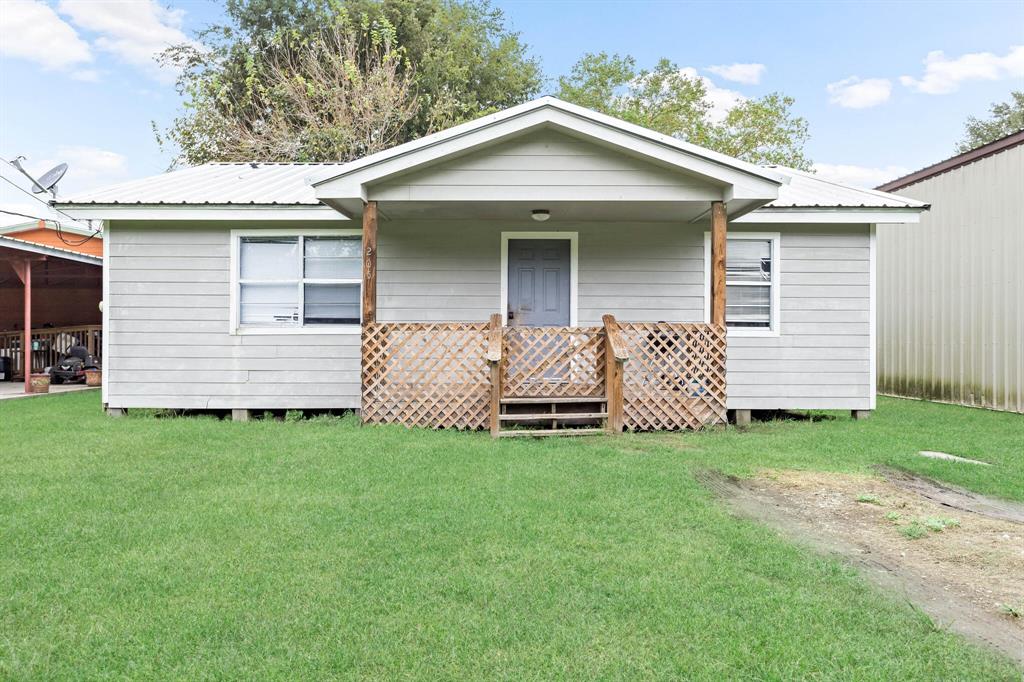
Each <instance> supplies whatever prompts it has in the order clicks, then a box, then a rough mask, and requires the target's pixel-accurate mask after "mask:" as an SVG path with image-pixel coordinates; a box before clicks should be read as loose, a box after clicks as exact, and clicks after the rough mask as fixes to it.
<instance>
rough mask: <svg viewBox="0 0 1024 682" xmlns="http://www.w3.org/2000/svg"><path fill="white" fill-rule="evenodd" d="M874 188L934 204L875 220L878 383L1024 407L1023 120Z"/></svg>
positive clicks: (899, 390)
mask: <svg viewBox="0 0 1024 682" xmlns="http://www.w3.org/2000/svg"><path fill="white" fill-rule="evenodd" d="M879 189H881V190H884V191H887V192H900V193H901V194H904V195H906V196H908V197H912V198H914V199H917V200H918V201H925V202H928V204H930V205H931V210H930V211H928V213H927V214H926V215H923V216H922V217H921V222H920V224H918V225H911V226H909V227H904V228H900V227H899V226H896V228H895V229H890V228H889V227H888V226H886V225H883V226H882V228H881V229H880V230H879V237H878V242H879V246H880V254H881V255H880V256H879V260H878V282H879V286H880V287H881V288H882V290H883V291H885V292H886V295H885V296H884V297H883V298H882V300H881V301H879V306H878V327H879V328H878V331H879V334H878V386H879V390H880V391H882V392H883V393H889V394H893V395H901V396H907V397H911V398H924V399H926V400H939V401H942V402H951V403H959V404H961V405H973V406H977V407H987V408H990V409H994V410H1006V411H1008V412H1019V413H1022V414H1024V303H1022V301H1024V270H1022V269H1021V263H1020V261H1021V256H1024V130H1022V131H1019V132H1016V133H1013V134H1012V135H1007V136H1005V137H1003V138H1000V139H998V140H993V141H992V142H990V143H988V144H985V145H982V146H980V147H978V148H977V149H972V150H971V151H969V152H966V153H963V154H957V155H956V156H954V157H952V158H949V159H946V160H945V161H940V162H939V163H936V164H933V165H931V166H928V167H927V168H922V169H921V170H919V171H915V172H913V173H910V174H908V175H905V176H903V177H902V178H897V179H895V180H892V181H891V182H887V183H886V184H884V185H882V186H881V187H879Z"/></svg>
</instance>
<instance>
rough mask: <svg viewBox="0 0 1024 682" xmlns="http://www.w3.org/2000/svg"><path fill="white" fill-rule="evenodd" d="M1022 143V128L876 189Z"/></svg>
mask: <svg viewBox="0 0 1024 682" xmlns="http://www.w3.org/2000/svg"><path fill="white" fill-rule="evenodd" d="M1022 144H1024V130H1020V131H1018V132H1016V133H1011V134H1009V135H1007V136H1005V137H1001V138H999V139H998V140H993V141H992V142H989V143H988V144H983V145H982V146H980V147H977V148H975V149H972V150H971V151H969V152H964V153H963V154H957V155H956V156H953V157H950V158H948V159H946V160H945V161H939V162H938V163H936V164H932V165H931V166H928V167H926V168H922V169H921V170H917V171H914V172H913V173H909V174H907V175H904V176H902V177H899V178H896V179H895V180H890V181H889V182H887V183H885V184H884V185H879V186H878V189H880V190H884V191H886V192H891V191H894V190H898V189H903V188H904V187H907V186H909V185H913V184H914V183H917V182H921V181H922V180H927V179H928V178H933V177H935V176H936V175H940V174H942V173H948V172H949V171H951V170H956V169H957V168H960V167H961V166H966V165H967V164H970V163H974V162H975V161H980V160H981V159H984V158H986V157H988V156H992V155H994V154H999V153H1001V152H1005V151H1006V150H1007V149H1012V148H1013V147H1017V146H1019V145H1022Z"/></svg>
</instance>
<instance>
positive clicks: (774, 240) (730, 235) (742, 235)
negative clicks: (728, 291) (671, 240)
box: [704, 232, 782, 338]
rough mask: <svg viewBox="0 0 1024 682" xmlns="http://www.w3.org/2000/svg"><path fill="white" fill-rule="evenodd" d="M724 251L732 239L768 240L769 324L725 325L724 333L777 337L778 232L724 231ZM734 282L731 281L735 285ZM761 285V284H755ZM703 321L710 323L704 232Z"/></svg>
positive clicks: (779, 286)
mask: <svg viewBox="0 0 1024 682" xmlns="http://www.w3.org/2000/svg"><path fill="white" fill-rule="evenodd" d="M725 238H726V252H727V253H728V242H729V240H733V239H756V240H758V241H770V242H771V249H772V281H771V287H770V289H771V326H770V327H768V328H767V329H758V328H750V327H727V329H726V333H727V334H728V335H729V336H754V337H761V338H772V337H778V336H780V335H781V334H782V320H781V319H780V317H779V315H780V311H781V308H782V268H781V267H780V263H781V261H782V259H781V257H780V249H779V245H780V242H781V241H782V238H781V233H779V232H726V235H725ZM735 285H736V283H735V282H734V283H733V286H735ZM757 286H763V285H760V284H759V285H757ZM704 321H705V322H706V323H709V324H710V323H711V233H710V232H705V233H704Z"/></svg>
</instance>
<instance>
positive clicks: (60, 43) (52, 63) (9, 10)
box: [0, 0, 93, 70]
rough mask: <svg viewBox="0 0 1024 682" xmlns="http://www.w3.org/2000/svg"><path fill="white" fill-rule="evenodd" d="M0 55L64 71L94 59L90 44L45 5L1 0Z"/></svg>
mask: <svg viewBox="0 0 1024 682" xmlns="http://www.w3.org/2000/svg"><path fill="white" fill-rule="evenodd" d="M0 36H2V38H0V55H4V56H6V57H17V58H20V59H27V60H29V61H32V62H35V63H37V64H39V65H40V66H42V67H43V68H44V69H47V70H63V69H69V68H72V67H75V66H77V65H80V64H86V63H88V62H91V61H92V59H93V55H92V50H91V49H90V48H89V44H88V43H87V42H85V41H84V40H82V38H81V37H79V35H78V32H77V31H75V29H74V28H73V27H72V26H70V25H69V24H68V23H66V22H65V21H64V20H63V19H61V18H60V17H59V16H57V13H56V12H54V11H53V9H52V8H50V6H49V5H47V4H46V3H44V2H37V1H36V0H4V2H3V6H2V7H0Z"/></svg>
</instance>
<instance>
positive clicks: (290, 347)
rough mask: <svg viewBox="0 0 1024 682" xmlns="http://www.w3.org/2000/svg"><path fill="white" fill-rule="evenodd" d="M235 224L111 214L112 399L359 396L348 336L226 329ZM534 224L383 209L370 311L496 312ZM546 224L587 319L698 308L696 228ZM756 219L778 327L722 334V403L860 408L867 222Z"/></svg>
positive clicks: (194, 404)
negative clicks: (574, 260)
mask: <svg viewBox="0 0 1024 682" xmlns="http://www.w3.org/2000/svg"><path fill="white" fill-rule="evenodd" d="M335 226H336V225H335ZM232 227H239V225H230V224H224V223H220V224H210V223H207V224H205V225H201V226H196V227H189V226H187V225H184V224H178V225H171V226H159V225H157V224H153V223H150V224H138V223H117V224H115V225H113V227H112V229H111V230H110V231H109V232H108V235H107V242H106V243H107V249H108V259H107V267H108V268H109V278H110V292H109V300H108V301H107V305H108V306H109V315H110V321H109V326H108V328H107V330H106V333H107V363H108V364H107V367H106V371H105V375H106V380H107V390H108V402H109V404H110V405H111V406H112V407H174V408H206V407H209V408H227V407H242V408H251V409H270V408H287V407H295V408H303V407H304V408H325V407H357V406H358V401H359V347H358V344H359V337H358V336H357V335H287V334H280V335H269V336H267V335H259V336H256V335H246V336H236V335H232V334H230V333H229V331H228V326H229V310H228V306H229V286H230V284H229V281H230V273H229V252H230V246H229V244H230V242H229V239H230V229H231V228H232ZM246 227H252V225H246ZM292 227H293V226H292ZM539 227H540V226H539V225H538V224H537V223H533V222H526V223H523V222H514V223H498V222H487V223H480V222H476V221H445V222H439V221H429V222H406V221H383V222H382V223H381V225H380V233H379V244H378V253H379V255H378V296H379V300H378V319H380V320H381V321H439V320H460V321H461V320H479V321H482V320H486V319H487V318H488V316H489V315H490V314H491V313H494V312H499V311H500V305H501V302H500V284H499V282H500V269H501V267H500V263H501V249H500V243H501V241H500V240H501V232H502V231H536V230H538V228H539ZM543 228H544V229H547V230H549V231H576V232H578V235H579V292H578V293H579V298H578V301H579V304H578V305H579V307H578V312H579V323H580V324H581V325H597V324H600V318H601V315H602V314H604V313H612V314H614V315H615V316H616V317H618V318H619V319H621V320H624V321H629V320H638V321H639V320H665V321H677V322H697V321H702V320H703V319H704V308H705V286H704V278H705V273H704V255H703V243H704V241H703V240H704V231H705V229H706V227H705V226H701V225H692V224H675V223H671V224H670V223H638V224H632V225H631V224H623V223H610V222H609V223H580V224H563V223H559V224H557V225H544V226H543ZM757 229H759V228H758V226H755V225H749V224H744V225H743V226H742V230H743V231H755V230H757ZM764 229H765V230H766V231H773V232H781V233H782V236H781V268H782V272H781V274H780V277H781V280H780V282H781V286H782V304H781V310H782V312H781V315H782V334H781V336H779V337H778V338H740V337H731V338H730V341H729V365H728V370H729V402H728V405H729V407H730V408H733V409H735V408H754V409H756V408H793V409H798V408H836V409H869V408H870V407H871V403H872V387H871V381H870V325H869V301H870V292H869V289H870V286H869V285H870V274H869V248H868V245H869V229H868V226H866V225H865V226H858V227H853V228H851V227H845V226H793V227H789V226H779V225H771V226H765V228H764Z"/></svg>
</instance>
